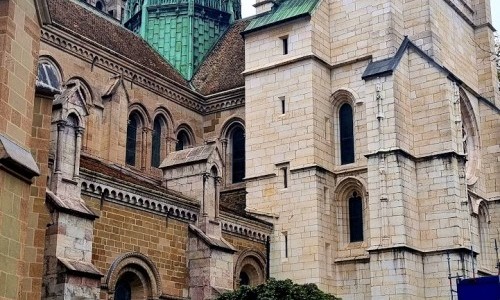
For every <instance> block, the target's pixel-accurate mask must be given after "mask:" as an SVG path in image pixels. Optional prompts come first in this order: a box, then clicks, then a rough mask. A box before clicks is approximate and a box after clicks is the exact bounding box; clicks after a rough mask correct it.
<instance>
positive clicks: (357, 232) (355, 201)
mask: <svg viewBox="0 0 500 300" xmlns="http://www.w3.org/2000/svg"><path fill="white" fill-rule="evenodd" d="M349 241H350V242H351V243H354V242H361V241H363V201H362V199H361V197H360V196H359V195H358V193H357V192H353V193H352V196H351V197H350V198H349Z"/></svg>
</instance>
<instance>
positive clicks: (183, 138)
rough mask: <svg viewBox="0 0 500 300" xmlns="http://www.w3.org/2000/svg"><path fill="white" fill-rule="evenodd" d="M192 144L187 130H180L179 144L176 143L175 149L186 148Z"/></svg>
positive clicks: (178, 135)
mask: <svg viewBox="0 0 500 300" xmlns="http://www.w3.org/2000/svg"><path fill="white" fill-rule="evenodd" d="M189 144H190V141H189V136H188V135H187V133H186V132H185V131H180V132H179V133H178V134H177V144H175V151H180V150H184V149H186V148H187V147H188V146H189Z"/></svg>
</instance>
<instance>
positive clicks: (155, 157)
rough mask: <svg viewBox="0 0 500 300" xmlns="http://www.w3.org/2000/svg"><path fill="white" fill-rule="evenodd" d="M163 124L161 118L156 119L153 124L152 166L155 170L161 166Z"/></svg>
mask: <svg viewBox="0 0 500 300" xmlns="http://www.w3.org/2000/svg"><path fill="white" fill-rule="evenodd" d="M161 125H162V122H161V119H160V118H156V119H155V121H154V124H153V141H152V148H153V149H152V150H151V165H152V166H153V167H155V168H158V167H159V166H160V160H161V155H160V153H161V133H162V132H161V129H162V128H161V127H162V126H161Z"/></svg>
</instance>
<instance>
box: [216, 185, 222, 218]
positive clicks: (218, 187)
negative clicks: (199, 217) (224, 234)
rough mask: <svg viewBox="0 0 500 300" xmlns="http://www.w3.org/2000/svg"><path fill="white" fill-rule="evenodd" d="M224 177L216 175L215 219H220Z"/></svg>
mask: <svg viewBox="0 0 500 300" xmlns="http://www.w3.org/2000/svg"><path fill="white" fill-rule="evenodd" d="M221 183H222V177H215V221H217V222H218V221H219V205H220V185H221Z"/></svg>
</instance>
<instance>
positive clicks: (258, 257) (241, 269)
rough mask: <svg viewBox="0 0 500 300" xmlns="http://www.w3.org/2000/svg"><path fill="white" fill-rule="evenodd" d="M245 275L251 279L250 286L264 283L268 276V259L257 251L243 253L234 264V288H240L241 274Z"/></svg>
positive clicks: (249, 250) (248, 250)
mask: <svg viewBox="0 0 500 300" xmlns="http://www.w3.org/2000/svg"><path fill="white" fill-rule="evenodd" d="M242 273H245V274H246V275H247V276H248V279H249V285H252V286H255V285H259V284H261V283H264V282H265V280H266V278H267V274H266V259H265V257H264V255H263V254H262V253H260V252H257V251H255V250H251V249H247V250H244V251H242V252H241V253H240V254H239V255H238V258H237V259H236V262H235V264H234V274H233V276H234V288H235V289H237V288H238V287H239V286H240V279H241V274H242Z"/></svg>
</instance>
